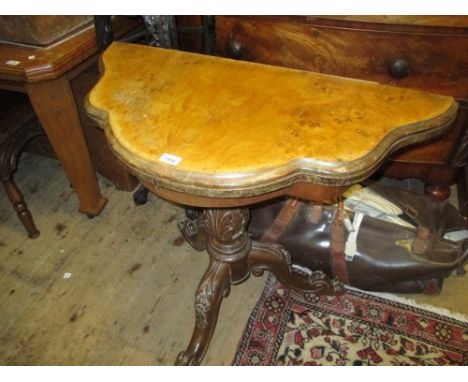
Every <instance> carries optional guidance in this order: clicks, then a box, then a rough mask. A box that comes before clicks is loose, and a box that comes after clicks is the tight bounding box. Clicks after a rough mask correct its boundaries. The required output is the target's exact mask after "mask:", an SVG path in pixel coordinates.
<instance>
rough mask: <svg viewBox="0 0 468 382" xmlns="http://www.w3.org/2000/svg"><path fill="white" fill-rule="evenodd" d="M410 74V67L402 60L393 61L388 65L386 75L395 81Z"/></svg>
mask: <svg viewBox="0 0 468 382" xmlns="http://www.w3.org/2000/svg"><path fill="white" fill-rule="evenodd" d="M409 72H410V65H409V62H408V61H407V60H405V59H404V58H398V59H396V60H393V61H392V62H391V63H390V65H388V74H390V76H391V77H393V78H395V79H400V78H403V77H406V76H407V75H408V74H409Z"/></svg>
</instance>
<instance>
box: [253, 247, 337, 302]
mask: <svg viewBox="0 0 468 382" xmlns="http://www.w3.org/2000/svg"><path fill="white" fill-rule="evenodd" d="M248 259H249V269H250V271H251V272H252V274H253V275H254V276H261V275H262V274H263V272H264V271H270V272H272V273H273V274H274V275H275V277H276V279H277V280H278V281H279V282H281V283H282V284H284V285H286V286H287V287H288V288H290V289H293V290H296V291H301V292H307V293H314V294H318V295H319V294H339V293H343V292H344V287H343V285H342V283H341V282H340V281H339V280H338V279H330V278H329V277H328V276H327V275H326V274H325V273H323V272H321V271H314V272H312V273H311V274H310V275H307V274H303V273H299V272H294V270H293V267H292V261H291V256H290V255H289V253H288V252H287V251H286V250H285V249H284V248H283V247H282V246H280V245H277V244H271V243H260V242H253V244H252V250H251V252H250V253H249V256H248Z"/></svg>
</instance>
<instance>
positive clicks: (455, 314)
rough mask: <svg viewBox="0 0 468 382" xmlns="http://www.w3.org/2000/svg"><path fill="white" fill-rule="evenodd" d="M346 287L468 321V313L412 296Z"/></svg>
mask: <svg viewBox="0 0 468 382" xmlns="http://www.w3.org/2000/svg"><path fill="white" fill-rule="evenodd" d="M346 289H349V290H354V291H357V292H362V293H367V294H370V295H372V296H376V297H381V298H384V299H387V300H390V301H394V302H399V303H401V304H406V305H410V306H412V307H414V308H417V309H421V310H426V311H428V312H431V313H435V314H440V315H441V316H446V317H450V318H453V319H455V320H458V321H462V322H466V323H468V315H466V314H463V313H459V312H452V311H451V310H448V309H446V308H440V307H436V306H434V305H430V304H424V303H419V302H416V301H415V300H414V299H412V298H408V297H402V296H397V295H395V294H392V293H386V292H370V291H367V290H362V289H358V288H354V287H352V286H349V285H346Z"/></svg>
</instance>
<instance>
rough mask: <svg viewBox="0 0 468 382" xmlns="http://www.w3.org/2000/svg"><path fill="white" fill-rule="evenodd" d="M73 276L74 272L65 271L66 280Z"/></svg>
mask: <svg viewBox="0 0 468 382" xmlns="http://www.w3.org/2000/svg"><path fill="white" fill-rule="evenodd" d="M71 276H72V274H71V273H69V272H65V273H64V274H63V278H64V279H65V280H66V279H69V278H70V277H71Z"/></svg>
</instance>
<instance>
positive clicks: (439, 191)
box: [424, 184, 450, 200]
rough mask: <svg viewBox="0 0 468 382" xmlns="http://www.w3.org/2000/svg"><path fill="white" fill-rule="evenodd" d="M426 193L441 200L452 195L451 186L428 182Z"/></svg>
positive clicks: (425, 188) (425, 187)
mask: <svg viewBox="0 0 468 382" xmlns="http://www.w3.org/2000/svg"><path fill="white" fill-rule="evenodd" d="M424 193H425V194H426V195H428V196H432V197H434V198H436V199H439V200H445V199H448V197H449V196H450V186H447V185H440V184H432V185H431V184H426V185H425V186H424Z"/></svg>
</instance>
